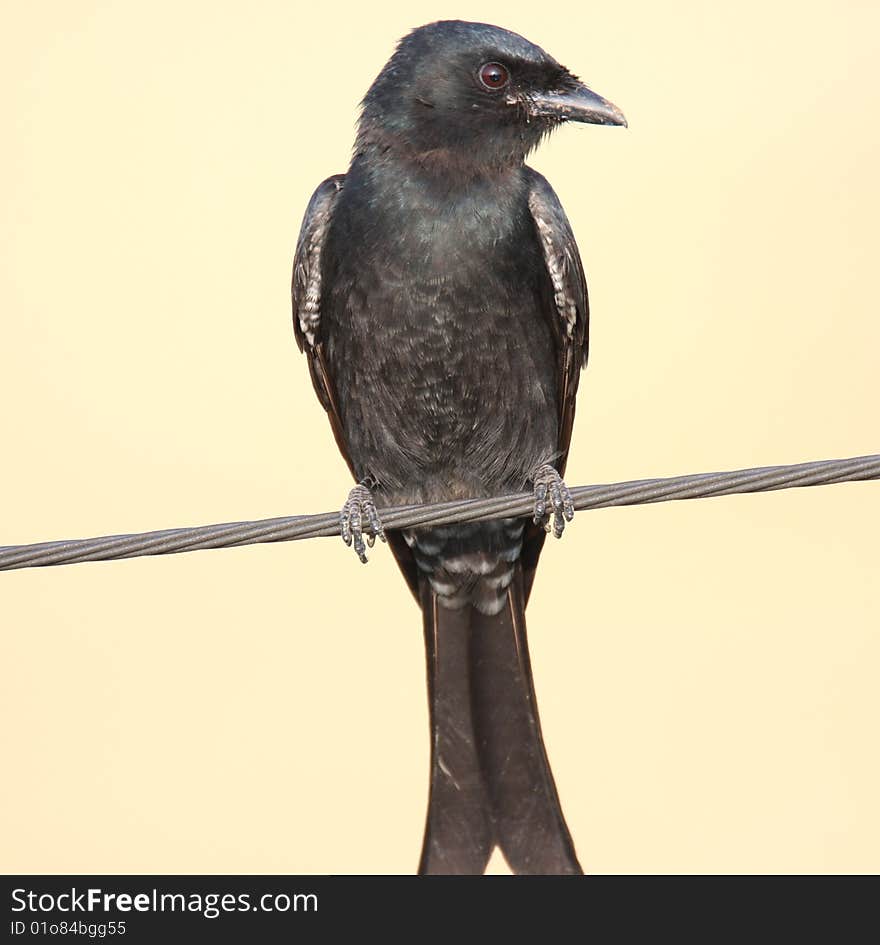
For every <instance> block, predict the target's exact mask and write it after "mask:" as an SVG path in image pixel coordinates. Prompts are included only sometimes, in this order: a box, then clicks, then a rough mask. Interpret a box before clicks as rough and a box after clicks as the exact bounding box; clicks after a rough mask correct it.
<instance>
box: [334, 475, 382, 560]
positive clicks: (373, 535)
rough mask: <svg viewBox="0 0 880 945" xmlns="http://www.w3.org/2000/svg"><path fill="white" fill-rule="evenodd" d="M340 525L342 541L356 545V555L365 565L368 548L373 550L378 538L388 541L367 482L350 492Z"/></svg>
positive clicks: (340, 515) (361, 483) (360, 483)
mask: <svg viewBox="0 0 880 945" xmlns="http://www.w3.org/2000/svg"><path fill="white" fill-rule="evenodd" d="M339 524H340V531H341V534H342V540H343V541H344V542H345V543H346V545H349V546H351V545H352V544H354V553H355V554H356V555H357V556H358V557H359V558H360V559H361V561H362V562H363V563H364V564H366V563H367V546H369V547H370V548H372V547H373V545H374V544H375V542H376V539H377V538H378V539H379V540H380V541H385V540H386V539H385V529H384V528H383V527H382V521H381V519H380V518H379V513H378V512H377V511H376V503H375V502H374V501H373V494H372V492H370V489H369V487H368V486H367V485H366V483H365V482H359V483H358V484H357V485H356V486H355V487H354V489H352V490H351V492H349V494H348V498H347V499H346V500H345V505H343V506H342V511H341V512H340V514H339ZM365 539H366V544H365V543H364V540H365Z"/></svg>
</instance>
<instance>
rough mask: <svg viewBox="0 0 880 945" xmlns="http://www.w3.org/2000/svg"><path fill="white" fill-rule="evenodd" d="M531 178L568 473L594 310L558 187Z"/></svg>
mask: <svg viewBox="0 0 880 945" xmlns="http://www.w3.org/2000/svg"><path fill="white" fill-rule="evenodd" d="M527 173H528V175H529V183H530V188H529V209H530V210H531V213H532V219H533V220H534V221H535V232H536V234H537V237H538V241H539V243H540V245H541V249H542V251H543V254H544V263H545V267H546V274H547V278H546V282H545V293H544V308H545V311H546V313H547V314H548V316H549V318H550V321H551V325H552V328H553V333H554V336H555V338H556V351H557V359H558V363H557V378H558V387H557V402H558V405H559V436H558V440H557V456H556V460H555V466H556V468H557V469H558V470H559V473H560V474H563V473H564V472H565V464H566V460H567V459H568V448H569V445H570V443H571V429H572V425H573V424H574V406H575V395H576V393H577V388H578V380H579V378H580V372H581V368H583V367H585V366H586V363H587V353H588V350H589V337H590V331H589V328H590V308H589V301H588V297H587V280H586V278H585V276H584V267H583V264H582V263H581V256H580V253H579V252H578V248H577V243H576V242H575V239H574V233H572V231H571V224H569V222H568V217H566V215H565V211H564V210H563V209H562V204H561V203H560V202H559V198H558V197H557V196H556V194H555V193H554V191H553V188H552V187H551V186H550V184H549V183H548V182H547V180H546V179H545V178H544V177H542V176H541V175H540V174H539V173H538V172H537V171H534V170H532V169H531V168H527ZM544 534H545V533H544V530H543V529H542V528H540V527H539V526H536V525H530V526H529V528H528V529H527V530H526V536H525V544H524V547H523V571H524V578H525V581H524V583H525V594H526V598H527V599H528V595H529V592H530V590H531V587H532V581H533V580H534V575H535V567H536V565H537V563H538V557H539V555H540V554H541V548H542V546H543V544H544Z"/></svg>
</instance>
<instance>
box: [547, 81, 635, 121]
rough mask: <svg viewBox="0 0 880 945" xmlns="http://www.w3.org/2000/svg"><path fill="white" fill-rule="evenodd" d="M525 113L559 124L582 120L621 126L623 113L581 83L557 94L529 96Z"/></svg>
mask: <svg viewBox="0 0 880 945" xmlns="http://www.w3.org/2000/svg"><path fill="white" fill-rule="evenodd" d="M528 109H529V112H530V113H531V114H532V115H534V116H535V117H536V118H556V119H557V120H559V121H582V122H585V123H586V124H590V125H623V127H624V128H626V127H627V124H626V118H625V117H624V115H623V112H622V111H621V110H620V109H619V108H618V107H617V106H616V105H612V104H611V102H609V101H608V100H607V99H604V98H602V96H601V95H597V94H596V93H595V92H594V91H593V90H592V89H588V88H587V87H586V86H585V85H583V84H582V83H581V82H577V83H574V84H572V85H571V86H570V87H568V88H566V89H561V90H560V91H558V92H541V93H538V94H537V95H530V96H529V102H528Z"/></svg>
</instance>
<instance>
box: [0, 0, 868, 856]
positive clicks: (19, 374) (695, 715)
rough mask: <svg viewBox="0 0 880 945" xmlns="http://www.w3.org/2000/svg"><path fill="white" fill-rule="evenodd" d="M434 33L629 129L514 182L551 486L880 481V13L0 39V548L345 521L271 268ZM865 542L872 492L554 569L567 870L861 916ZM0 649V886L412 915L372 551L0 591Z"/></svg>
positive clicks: (470, 15)
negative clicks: (335, 891)
mask: <svg viewBox="0 0 880 945" xmlns="http://www.w3.org/2000/svg"><path fill="white" fill-rule="evenodd" d="M450 17H463V18H467V19H476V20H488V21H489V22H499V24H500V25H503V26H506V27H508V28H510V29H514V30H516V31H518V32H521V33H523V34H524V35H525V36H527V37H528V38H530V39H531V40H533V41H534V42H537V43H539V44H541V45H542V46H544V47H545V48H546V49H548V51H550V52H551V53H552V54H553V55H555V56H556V57H557V58H558V59H559V60H561V61H562V62H564V63H565V64H566V65H568V66H569V67H570V68H571V69H572V70H573V71H575V72H577V73H579V74H580V75H581V76H582V77H583V78H584V79H585V80H587V81H588V82H589V83H590V84H591V85H592V86H593V87H594V88H595V89H596V90H597V91H599V92H601V93H602V94H604V95H606V96H607V97H609V98H610V99H612V100H613V101H614V102H615V103H617V104H618V105H620V106H621V108H623V110H624V111H625V112H626V115H627V117H628V119H629V122H630V128H629V130H628V131H624V130H622V129H607V128H597V127H574V128H568V129H563V130H561V131H560V132H558V133H557V134H556V135H555V136H554V137H553V139H552V140H551V141H550V142H549V143H548V144H547V145H545V146H544V147H543V148H542V149H541V150H540V151H539V152H538V153H537V155H536V156H534V158H533V159H532V163H533V164H534V165H535V166H536V167H537V168H538V169H540V170H541V171H542V172H543V173H544V174H546V175H547V176H548V177H549V179H550V180H551V181H552V183H553V184H554V186H555V187H556V189H557V191H558V193H559V195H560V197H561V199H562V201H563V203H564V205H565V207H566V208H567V210H568V213H569V216H570V218H571V221H572V224H573V226H574V229H575V232H576V234H577V237H578V240H579V242H580V246H581V250H582V253H583V256H584V259H585V262H586V267H587V272H588V278H589V280H590V287H591V297H592V307H593V345H592V358H591V365H590V369H589V371H588V372H587V375H586V376H585V378H584V382H583V384H582V386H581V395H580V401H579V412H578V420H577V425H576V429H575V436H574V448H573V451H572V454H571V459H570V462H569V481H570V483H571V484H572V485H575V484H582V483H590V482H611V481H616V480H621V479H634V478H642V477H649V476H663V475H674V474H680V473H689V472H700V471H707V470H716V469H725V468H736V467H746V466H752V465H765V464H777V463H788V462H798V461H804V460H811V459H823V458H833V457H842V456H848V455H857V454H864V453H871V452H876V451H877V449H878V448H880V442H878V423H877V406H878V395H880V380H878V345H880V328H878V311H880V281H878V279H877V255H878V245H880V234H878V225H877V221H878V219H880V175H878V173H877V168H878V167H880V133H878V115H880V73H878V62H880V6H878V5H877V3H875V2H861V0H848V2H842V0H834V2H831V0H827V2H807V3H803V2H767V0H760V2H758V0H744V2H740V3H737V4H711V5H710V4H705V3H702V2H695V0H694V2H671V3H663V4H656V3H649V2H646V0H645V2H643V0H638V2H636V0H632V2H627V0H622V2H618V3H614V4H598V3H595V4H583V3H573V2H572V3H567V4H555V5H551V6H548V5H547V4H537V3H534V2H528V3H527V2H510V3H507V4H505V5H504V6H503V8H502V7H498V5H497V4H488V3H467V2H458V3H444V4H440V3H425V2H419V0H416V2H407V3H396V4H351V5H349V6H348V7H345V6H340V5H339V4H319V3H316V4H308V5H305V4H302V3H295V2H292V0H286V2H259V3H255V4H242V3H229V2H217V0H212V2H195V0H191V2H184V3H180V2H170V0H157V2H153V3H150V4H145V3H140V2H133V0H132V2H121V0H120V2H110V0H107V2H87V0H77V2H75V3H70V2H35V3H32V4H24V5H22V4H12V3H9V2H5V3H4V4H3V12H2V28H0V37H2V38H0V109H2V132H0V133H2V136H3V142H2V148H0V206H2V208H3V210H2V220H0V253H2V269H0V312H2V321H0V324H2V335H0V400H2V403H3V405H4V409H3V411H2V414H0V442H2V451H3V459H2V479H0V483H2V499H0V543H2V544H16V543H23V542H31V541H39V540H48V539H55V538H68V537H86V536H91V535H98V534H105V533H119V532H129V531H139V530H148V529H157V528H167V527H173V526H180V525H189V524H207V523H211V522H219V521H232V520H237V519H246V518H258V517H264V516H274V515H283V514H292V513H304V512H317V511H327V510H330V509H334V508H338V506H339V505H340V503H341V502H342V500H343V498H344V496H345V494H346V492H347V490H348V488H349V487H350V482H349V479H348V475H347V470H346V468H345V466H344V464H343V462H342V460H341V459H340V458H339V457H338V455H337V453H336V449H335V445H334V443H333V439H332V436H331V434H330V430H329V427H328V425H327V423H326V419H325V417H324V415H323V412H322V410H321V408H320V407H319V405H318V404H317V401H316V400H315V399H314V397H313V395H312V391H311V387H310V383H309V380H308V376H307V370H306V364H305V362H304V359H302V358H301V357H300V356H299V354H298V353H297V351H296V349H295V345H294V341H293V336H292V332H291V326H290V314H289V299H288V284H289V271H290V260H291V258H292V253H293V247H294V244H295V239H296V234H297V231H298V228H299V222H300V218H301V215H302V212H303V209H304V207H305V204H306V202H307V200H308V198H309V196H310V194H311V192H312V190H313V188H314V187H315V185H316V184H317V183H318V182H319V181H320V180H321V179H323V178H324V177H325V176H327V175H328V174H331V173H334V172H339V171H343V170H345V167H346V164H347V160H348V156H349V150H350V146H351V141H352V138H353V133H354V123H355V119H356V107H357V103H358V101H359V99H360V97H361V96H362V95H363V93H364V91H365V90H366V88H367V86H368V85H369V83H370V81H371V80H372V78H373V77H374V76H375V74H376V73H377V72H378V70H379V69H380V68H381V66H382V64H383V63H384V62H385V60H386V59H387V57H388V55H389V54H390V52H391V50H392V48H393V43H394V41H395V40H396V38H397V37H399V36H400V35H402V34H403V33H404V32H406V31H407V30H408V29H410V28H411V27H413V26H417V25H419V24H420V23H424V22H428V21H431V20H433V19H438V18H450ZM878 526H880V486H878V485H877V484H874V483H864V484H853V485H843V486H829V487H825V488H820V489H813V490H802V491H797V490H795V491H790V492H785V493H776V494H770V495H756V496H743V497H732V498H724V499H713V500H705V501H700V502H691V503H667V504H664V505H659V506H653V507H643V508H632V509H617V510H607V511H601V512H592V513H584V514H581V515H579V516H578V518H577V520H576V521H575V523H574V525H573V527H572V528H571V529H570V530H568V531H567V532H566V535H565V539H564V540H563V541H562V542H561V543H558V544H557V543H555V542H551V543H549V544H548V547H547V550H546V552H545V555H544V559H543V563H542V568H541V571H540V573H539V577H538V582H537V585H536V590H535V594H534V597H533V603H532V604H531V606H530V610H529V618H530V626H531V637H532V650H533V661H534V667H535V675H536V682H537V688H538V694H539V699H540V703H541V712H542V719H543V724H544V730H545V734H546V740H547V743H548V748H549V752H550V755H551V759H552V762H553V766H554V770H555V772H556V777H557V782H558V785H559V788H560V792H561V796H562V798H563V802H564V808H565V810H566V813H567V816H568V820H569V824H570V827H571V830H572V833H573V835H574V837H575V840H576V843H577V847H578V850H579V853H580V856H581V859H582V861H583V863H584V866H585V867H586V869H587V870H589V871H592V872H655V871H657V872H669V871H688V872H707V871H712V872H740V871H759V872H776V871H786V872H812V871H832V872H838V871H876V870H880V805H878V803H877V798H878V797H880V760H878V758H880V755H878V752H877V731H876V729H877V719H878V712H880V687H878V685H877V678H878V661H880V634H878V627H880V599H878V581H877V571H878V547H877V546H878V539H877V536H878ZM0 613H2V618H0V619H2V633H0V647H2V652H0V662H2V667H3V684H2V695H0V701H2V704H0V710H2V722H0V726H2V745H0V751H2V764H3V771H4V775H3V778H2V786H0V836H2V837H3V843H2V854H0V868H2V869H4V870H5V871H10V872H11V871H14V872H27V871H35V872H53V871H59V872H66V871H74V872H76V871H79V872H149V871H157V872H187V871H193V872H200V873H210V872H250V871H254V872H276V871H277V872H306V871H317V872H350V873H358V872H411V871H413V870H414V869H415V866H416V863H417V858H418V852H419V845H420V839H421V832H422V827H423V820H424V814H425V805H426V798H427V775H428V738H427V709H426V699H425V691H424V668H423V654H422V640H421V629H420V620H419V616H418V613H417V611H416V608H415V606H414V604H413V602H412V600H411V599H410V598H409V596H408V594H407V592H406V590H405V588H404V586H403V583H402V580H401V578H400V576H399V575H398V573H397V572H396V569H395V566H394V564H393V562H392V559H391V555H390V554H389V553H388V551H387V549H385V548H382V549H378V550H377V551H376V552H375V553H374V555H373V560H372V562H371V563H370V565H369V567H366V568H364V567H362V566H361V565H359V564H358V563H357V561H356V560H355V558H354V556H353V554H352V553H351V552H349V551H347V550H345V549H344V548H343V546H342V544H341V542H336V541H330V540H322V541H310V542H303V543H292V544H287V545H274V546H262V547H249V548H244V549H238V550H229V551H211V552H204V553H200V554H190V555H179V556H174V557H169V558H164V559H162V558H153V559H139V560H132V561H124V562H119V563H110V564H91V565H77V566H73V567H65V568H57V569H49V570H44V571H19V572H13V573H6V574H0ZM493 868H495V869H499V870H503V868H504V866H503V863H500V862H497V861H496V862H495V864H494V867H493Z"/></svg>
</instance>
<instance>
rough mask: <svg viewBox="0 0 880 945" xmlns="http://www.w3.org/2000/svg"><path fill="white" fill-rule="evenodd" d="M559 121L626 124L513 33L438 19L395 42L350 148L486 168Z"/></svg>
mask: <svg viewBox="0 0 880 945" xmlns="http://www.w3.org/2000/svg"><path fill="white" fill-rule="evenodd" d="M566 121H579V122H588V123H591V124H598V125H626V119H625V118H624V117H623V113H622V112H621V111H620V109H618V108H617V107H616V106H615V105H612V104H611V102H608V101H606V100H605V99H604V98H602V97H601V96H600V95H597V94H596V93H595V92H593V91H591V90H590V89H588V88H587V87H586V86H585V85H584V84H583V83H582V82H581V81H580V80H579V79H578V78H577V77H576V76H574V75H572V74H571V73H570V72H569V71H568V70H567V69H566V68H565V67H564V66H562V65H560V64H559V63H558V62H557V61H556V60H555V59H554V58H553V57H552V56H550V55H548V54H547V53H546V52H544V50H543V49H541V48H540V47H539V46H535V45H534V44H532V43H530V42H529V41H528V40H526V39H524V38H523V37H522V36H519V35H517V34H516V33H511V32H509V31H508V30H503V29H500V28H499V27H497V26H489V25H487V24H485V23H467V22H463V21H461V20H446V21H441V22H439V23H431V24H429V25H427V26H421V27H419V28H418V29H415V30H413V31H412V32H411V33H409V34H408V35H407V36H405V37H404V38H403V39H402V40H401V41H400V43H399V44H398V46H397V49H396V51H395V53H394V55H393V56H392V57H391V59H390V60H389V61H388V63H387V64H386V66H385V68H384V69H383V70H382V72H381V73H380V74H379V76H378V77H377V78H376V81H375V82H374V83H373V84H372V86H371V87H370V89H369V91H368V92H367V94H366V97H365V98H364V101H363V111H362V114H361V120H360V126H359V133H358V143H357V146H356V147H357V148H358V149H364V148H366V147H378V148H380V149H382V150H386V151H388V150H390V151H395V152H397V153H399V154H401V155H403V156H406V157H408V158H410V159H412V160H415V161H417V162H418V163H420V164H423V165H425V166H429V167H432V168H436V169H444V168H445V169H447V170H448V171H450V172H453V173H456V172H459V173H460V172H467V171H469V170H470V171H476V172H481V171H482V172H491V171H492V170H501V169H504V168H506V167H510V166H514V165H517V164H520V163H521V162H522V161H523V159H524V158H525V156H526V155H527V154H528V153H529V151H531V150H532V149H533V148H534V147H535V146H536V145H537V144H538V143H539V142H540V140H541V138H542V137H543V136H544V135H546V134H547V133H548V132H550V131H551V130H552V129H554V128H555V127H557V126H558V125H560V124H562V123H563V122H566Z"/></svg>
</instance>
